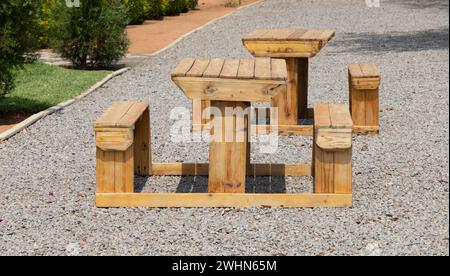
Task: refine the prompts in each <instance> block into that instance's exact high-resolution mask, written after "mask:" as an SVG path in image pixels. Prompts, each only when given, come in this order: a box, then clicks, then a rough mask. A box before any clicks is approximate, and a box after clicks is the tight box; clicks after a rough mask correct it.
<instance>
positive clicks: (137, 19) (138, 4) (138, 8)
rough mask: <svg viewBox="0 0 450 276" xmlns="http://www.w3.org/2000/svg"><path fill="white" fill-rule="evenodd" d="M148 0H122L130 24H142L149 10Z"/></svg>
mask: <svg viewBox="0 0 450 276" xmlns="http://www.w3.org/2000/svg"><path fill="white" fill-rule="evenodd" d="M149 2H150V1H149V0H124V4H125V6H126V7H127V9H128V18H129V19H130V22H129V23H130V24H142V23H144V21H145V18H146V16H147V12H148V11H149Z"/></svg>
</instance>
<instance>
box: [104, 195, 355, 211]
mask: <svg viewBox="0 0 450 276" xmlns="http://www.w3.org/2000/svg"><path fill="white" fill-rule="evenodd" d="M96 204H97V207H116V208H118V207H155V208H157V207H161V208H169V207H192V208H196V207H209V208H213V207H224V208H225V207H230V208H233V207H333V208H345V207H351V206H352V195H351V194H244V193H201V194H199V193H191V194H146V193H142V194H140V193H128V194H112V193H97V195H96Z"/></svg>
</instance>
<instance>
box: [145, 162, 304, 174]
mask: <svg viewBox="0 0 450 276" xmlns="http://www.w3.org/2000/svg"><path fill="white" fill-rule="evenodd" d="M255 173H256V176H281V177H283V176H311V173H312V167H311V164H271V165H270V164H250V170H249V173H248V174H247V175H248V176H255V175H254V174H255ZM208 174H209V164H205V163H153V175H159V176H161V175H176V176H195V175H196V176H208Z"/></svg>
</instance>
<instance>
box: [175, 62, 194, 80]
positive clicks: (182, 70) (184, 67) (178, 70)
mask: <svg viewBox="0 0 450 276" xmlns="http://www.w3.org/2000/svg"><path fill="white" fill-rule="evenodd" d="M194 61H195V59H193V58H184V59H182V60H181V61H180V63H179V64H178V65H177V67H175V69H173V70H172V72H171V73H170V74H171V76H172V77H184V76H186V73H187V72H188V71H189V70H190V69H191V68H192V65H193V64H194Z"/></svg>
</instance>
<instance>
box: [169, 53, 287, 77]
mask: <svg viewBox="0 0 450 276" xmlns="http://www.w3.org/2000/svg"><path fill="white" fill-rule="evenodd" d="M171 76H172V78H175V77H195V78H219V79H246V80H249V79H250V80H251V79H256V80H278V81H284V80H286V79H287V69H286V62H285V61H284V60H282V59H220V58H214V59H193V58H185V59H183V60H181V62H180V63H179V64H178V66H177V67H176V68H175V69H174V70H172V72H171Z"/></svg>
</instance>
